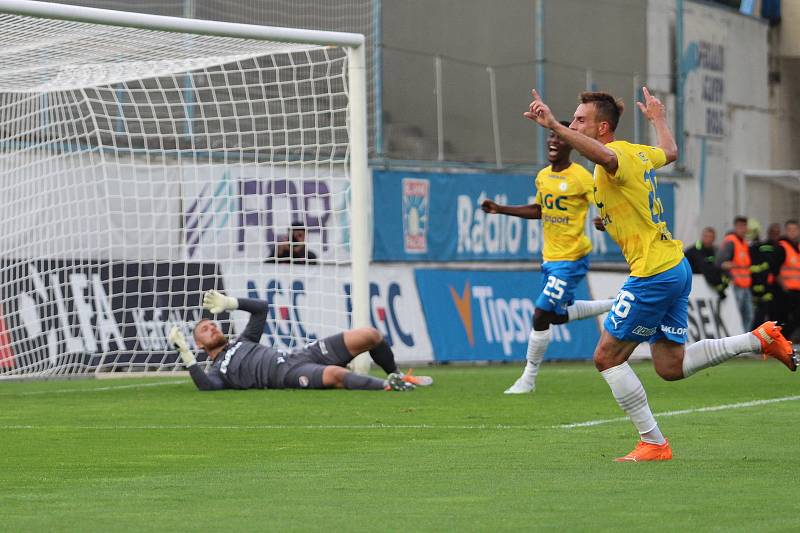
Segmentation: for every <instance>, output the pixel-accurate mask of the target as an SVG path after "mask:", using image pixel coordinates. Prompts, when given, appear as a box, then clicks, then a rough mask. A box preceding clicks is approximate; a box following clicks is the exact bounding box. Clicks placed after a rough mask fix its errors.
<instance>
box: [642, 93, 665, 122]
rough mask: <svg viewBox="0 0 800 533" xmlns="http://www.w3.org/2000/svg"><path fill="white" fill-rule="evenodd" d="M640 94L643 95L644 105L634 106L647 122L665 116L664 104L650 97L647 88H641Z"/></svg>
mask: <svg viewBox="0 0 800 533" xmlns="http://www.w3.org/2000/svg"><path fill="white" fill-rule="evenodd" d="M642 94H643V95H644V103H642V102H636V105H637V106H638V107H639V111H641V112H642V114H643V115H644V116H645V118H647V120H649V121H650V122H653V121H654V120H658V119H663V118H665V117H666V116H667V113H666V110H665V109H664V104H662V103H661V100H659V99H658V98H656V97H655V96H653V95H651V94H650V91H649V90H647V87H642Z"/></svg>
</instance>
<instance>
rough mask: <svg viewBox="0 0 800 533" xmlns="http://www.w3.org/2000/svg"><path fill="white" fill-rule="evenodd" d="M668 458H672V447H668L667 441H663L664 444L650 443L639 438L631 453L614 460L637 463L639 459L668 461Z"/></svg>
mask: <svg viewBox="0 0 800 533" xmlns="http://www.w3.org/2000/svg"><path fill="white" fill-rule="evenodd" d="M670 459H672V448H670V447H669V441H665V442H664V444H650V443H649V442H645V441H643V440H640V441H639V442H638V443H637V444H636V448H634V449H633V451H632V452H631V453H629V454H628V455H626V456H625V457H617V458H616V459H614V461H616V462H618V463H627V462H632V463H638V462H640V461H669V460H670Z"/></svg>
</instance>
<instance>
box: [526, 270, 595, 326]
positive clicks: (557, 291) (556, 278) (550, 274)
mask: <svg viewBox="0 0 800 533" xmlns="http://www.w3.org/2000/svg"><path fill="white" fill-rule="evenodd" d="M588 271H589V259H588V258H586V257H582V258H580V259H578V260H577V261H545V262H544V263H542V292H541V294H539V297H538V298H536V308H537V309H541V310H542V311H550V312H554V313H556V314H558V315H566V314H567V307H568V306H570V305H572V304H573V302H575V289H577V288H578V283H580V282H581V280H582V279H583V278H585V277H586V273H587V272H588Z"/></svg>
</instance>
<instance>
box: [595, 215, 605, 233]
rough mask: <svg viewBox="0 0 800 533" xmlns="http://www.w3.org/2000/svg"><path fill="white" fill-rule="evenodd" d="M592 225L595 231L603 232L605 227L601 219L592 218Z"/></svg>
mask: <svg viewBox="0 0 800 533" xmlns="http://www.w3.org/2000/svg"><path fill="white" fill-rule="evenodd" d="M592 223H593V224H594V229H596V230H597V231H605V230H606V225H605V224H603V219H602V218H600V217H594V219H592Z"/></svg>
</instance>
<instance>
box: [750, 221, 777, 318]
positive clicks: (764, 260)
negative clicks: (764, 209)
mask: <svg viewBox="0 0 800 533" xmlns="http://www.w3.org/2000/svg"><path fill="white" fill-rule="evenodd" d="M780 234H781V226H780V224H770V225H769V228H767V238H766V239H765V240H763V241H762V240H760V239H759V238H758V235H755V236H754V239H753V242H752V244H751V245H750V257H751V258H752V261H753V264H752V265H750V276H751V277H752V280H753V286H752V287H751V290H752V292H753V324H755V326H752V328H751V329H755V328H756V327H758V325H759V324H761V323H762V322H765V321H766V320H776V309H775V302H776V301H778V300H779V299H780V292H781V287H780V285H778V284H777V283H776V280H777V277H778V274H779V273H780V269H781V263H782V262H783V260H782V254H783V249H782V248H781V246H780V244H778V239H779V237H780Z"/></svg>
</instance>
